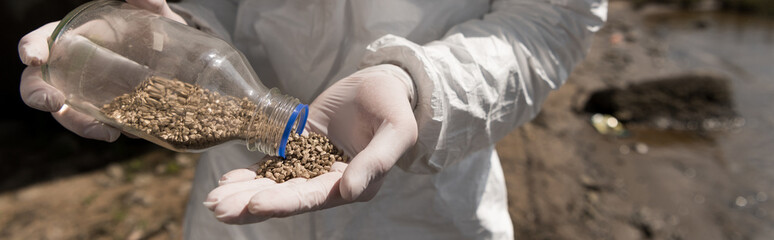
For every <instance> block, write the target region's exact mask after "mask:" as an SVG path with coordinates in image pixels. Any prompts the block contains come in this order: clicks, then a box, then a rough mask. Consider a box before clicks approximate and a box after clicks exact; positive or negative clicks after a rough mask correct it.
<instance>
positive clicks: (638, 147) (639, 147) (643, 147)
mask: <svg viewBox="0 0 774 240" xmlns="http://www.w3.org/2000/svg"><path fill="white" fill-rule="evenodd" d="M634 150H635V151H637V153H639V154H646V153H648V145H647V144H645V143H641V142H640V143H637V144H635V145H634Z"/></svg>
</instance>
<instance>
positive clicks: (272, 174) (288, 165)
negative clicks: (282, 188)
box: [256, 133, 347, 183]
mask: <svg viewBox="0 0 774 240" xmlns="http://www.w3.org/2000/svg"><path fill="white" fill-rule="evenodd" d="M285 151H286V152H285V158H284V159H283V158H282V157H271V158H269V159H268V160H266V161H265V162H263V163H261V164H260V166H259V168H258V170H256V173H257V176H256V178H264V177H265V178H268V179H271V180H274V181H275V182H278V183H281V182H285V181H287V180H290V179H293V178H297V177H302V178H313V177H316V176H319V175H322V174H324V173H327V172H328V171H330V170H331V166H332V165H333V163H334V162H336V161H339V162H347V157H346V156H345V155H344V151H342V150H341V149H338V148H337V147H336V146H334V145H333V143H331V142H330V140H329V139H328V137H326V136H323V135H320V134H317V133H309V135H308V136H303V135H298V134H296V135H294V136H291V137H290V138H289V139H288V143H287V145H286V150H285Z"/></svg>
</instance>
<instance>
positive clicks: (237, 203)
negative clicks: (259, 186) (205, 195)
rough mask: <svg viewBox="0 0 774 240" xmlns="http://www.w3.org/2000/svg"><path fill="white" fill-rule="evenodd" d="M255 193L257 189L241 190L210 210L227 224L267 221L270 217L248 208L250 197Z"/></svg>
mask: <svg viewBox="0 0 774 240" xmlns="http://www.w3.org/2000/svg"><path fill="white" fill-rule="evenodd" d="M255 193H256V191H244V192H239V193H237V194H235V195H232V196H231V197H229V198H227V199H225V200H224V201H223V203H222V204H218V205H216V206H214V207H213V208H211V209H210V210H212V211H213V212H214V213H215V218H216V219H218V221H221V222H223V223H227V224H247V223H256V222H261V221H265V220H267V219H269V218H268V217H264V216H256V215H253V214H250V212H249V211H248V210H247V205H248V203H249V202H250V198H251V197H252V196H253V195H254V194H255Z"/></svg>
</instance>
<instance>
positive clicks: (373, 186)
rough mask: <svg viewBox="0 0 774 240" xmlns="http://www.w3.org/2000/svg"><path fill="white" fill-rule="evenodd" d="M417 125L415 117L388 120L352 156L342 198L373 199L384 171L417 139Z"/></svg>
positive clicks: (345, 172) (344, 181) (349, 199)
mask: <svg viewBox="0 0 774 240" xmlns="http://www.w3.org/2000/svg"><path fill="white" fill-rule="evenodd" d="M416 129H417V126H416V122H414V121H413V120H410V121H402V122H387V121H384V122H383V123H382V124H381V126H380V127H379V129H378V130H377V131H376V133H375V134H374V137H373V139H371V142H369V143H368V145H367V146H366V147H365V148H364V149H363V151H360V153H358V154H357V155H356V156H355V157H354V158H353V159H352V161H351V162H350V164H349V166H348V167H347V169H346V170H345V171H344V174H343V175H342V177H341V183H340V186H339V188H340V191H341V196H342V198H344V199H346V200H348V201H368V200H371V199H372V198H373V197H374V195H376V192H377V190H378V188H379V187H380V186H381V183H382V180H383V179H382V178H383V177H384V175H385V174H387V172H388V171H389V170H390V168H392V166H393V165H395V162H397V161H398V158H400V157H401V155H403V153H404V152H405V151H406V150H407V149H408V148H409V147H411V146H412V145H414V143H415V142H416V138H417V133H416V132H417V130H416Z"/></svg>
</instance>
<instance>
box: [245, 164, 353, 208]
mask: <svg viewBox="0 0 774 240" xmlns="http://www.w3.org/2000/svg"><path fill="white" fill-rule="evenodd" d="M340 179H341V172H329V173H326V174H323V175H320V176H317V177H315V178H312V179H309V180H308V181H306V182H302V183H298V184H295V185H290V186H287V187H274V188H267V189H265V190H263V191H260V192H258V193H256V194H255V195H254V196H253V197H252V198H251V199H250V203H249V204H248V211H250V213H251V214H253V215H255V216H259V217H267V218H271V217H286V216H291V215H296V214H300V213H304V212H309V211H314V210H319V209H324V208H331V207H335V206H339V205H342V204H344V203H347V202H348V201H346V200H344V199H342V198H341V194H340V193H339V180H340Z"/></svg>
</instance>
